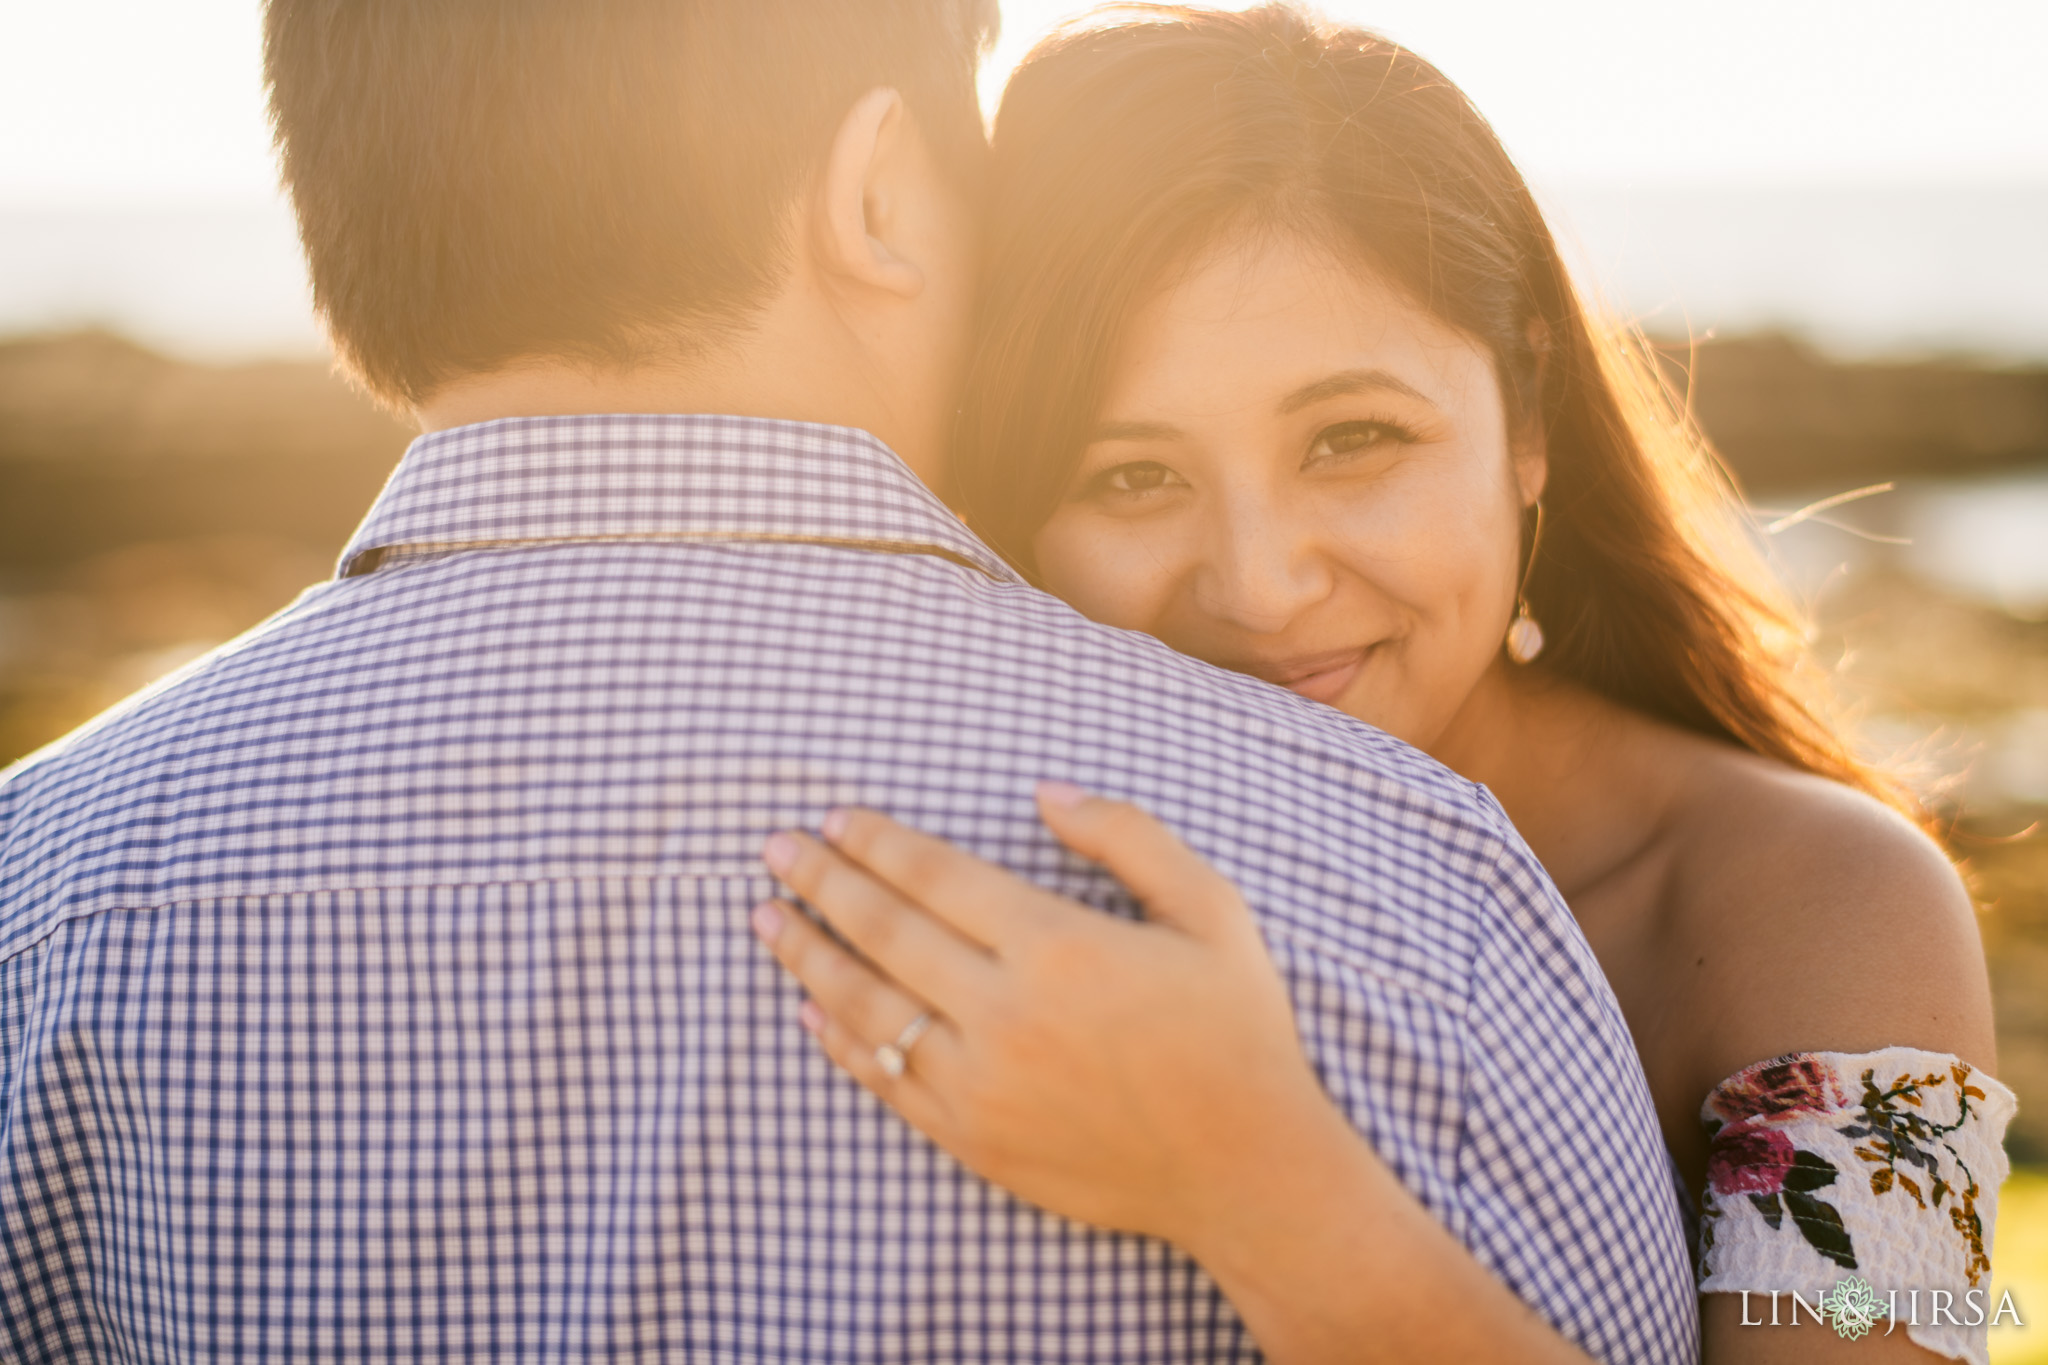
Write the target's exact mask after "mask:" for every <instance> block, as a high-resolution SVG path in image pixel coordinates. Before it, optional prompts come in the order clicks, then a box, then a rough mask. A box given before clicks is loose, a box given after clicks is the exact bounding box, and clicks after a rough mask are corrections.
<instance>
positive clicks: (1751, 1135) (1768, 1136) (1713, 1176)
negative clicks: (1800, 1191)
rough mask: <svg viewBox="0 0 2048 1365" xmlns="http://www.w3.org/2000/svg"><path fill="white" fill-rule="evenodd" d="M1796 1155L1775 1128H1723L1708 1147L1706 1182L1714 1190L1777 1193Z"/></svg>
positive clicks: (1785, 1138)
mask: <svg viewBox="0 0 2048 1365" xmlns="http://www.w3.org/2000/svg"><path fill="white" fill-rule="evenodd" d="M1795 1156H1796V1152H1795V1150H1794V1148H1793V1146H1792V1139H1791V1138H1788V1137H1786V1136H1785V1135H1784V1134H1783V1133H1781V1132H1779V1131H1778V1130H1777V1129H1775V1128H1749V1127H1736V1128H1723V1129H1722V1130H1721V1131H1720V1132H1718V1133H1716V1134H1715V1135H1714V1139H1713V1142H1712V1144H1711V1145H1710V1146H1709V1147H1708V1148H1707V1184H1708V1186H1709V1187H1710V1188H1711V1189H1712V1190H1713V1191H1714V1193H1715V1194H1776V1193H1777V1192H1778V1191H1779V1190H1781V1189H1783V1188H1784V1187H1785V1172H1787V1171H1789V1170H1791V1169H1792V1163H1793V1160H1794V1158H1795Z"/></svg>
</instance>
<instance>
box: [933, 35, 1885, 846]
mask: <svg viewBox="0 0 2048 1365" xmlns="http://www.w3.org/2000/svg"><path fill="white" fill-rule="evenodd" d="M991 193H992V200H993V202H992V204H991V206H990V214H989V223H990V227H989V235H988V242H987V252H988V256H987V283H986V288H985V292H984V301H983V305H982V308H983V312H982V318H981V323H980V328H979V336H978V341H977V345H976V348H975V354H974V358H973V361H972V363H971V366H970V372H969V379H968V388H967V393H968V397H967V401H966V405H965V407H964V408H963V410H962V413H961V421H960V429H959V442H958V448H957V456H956V458H957V465H956V468H955V471H954V476H953V477H954V481H955V482H954V486H953V488H952V490H951V492H952V496H953V498H954V500H955V502H956V505H957V506H959V508H960V509H961V511H962V512H963V514H964V515H965V516H966V517H967V519H968V521H969V522H970V523H971V524H972V525H973V526H974V527H975V528H976V529H977V530H979V531H980V532H981V533H982V534H983V535H984V536H986V537H987V538H988V539H989V540H990V542H991V543H993V544H994V545H995V546H996V547H997V548H999V549H1000V550H1002V551H1003V552H1004V553H1005V554H1006V555H1008V556H1010V558H1011V559H1012V560H1013V561H1015V562H1016V563H1018V564H1019V565H1020V566H1021V567H1022V568H1023V569H1024V570H1025V572H1026V573H1027V574H1028V573H1031V572H1032V563H1031V558H1032V557H1031V541H1032V538H1033V537H1034V535H1035V534H1036V532H1037V530H1038V528H1039V527H1040V526H1042V525H1043V524H1044V522H1045V520H1046V518H1047V517H1048V516H1049V515H1050V514H1051V512H1052V510H1053V508H1054V507H1055V506H1056V505H1057V503H1058V500H1059V499H1060V497H1061V496H1062V495H1063V493H1064V490H1065V488H1066V486H1067V483H1068V480H1069V479H1070V477H1071V475H1072V472H1073V469H1074V466H1075V464H1076V462H1077V461H1078V459H1079V457H1080V454H1081V451H1082V449H1083V447H1084V445H1085V443H1086V439H1087V435H1086V434H1087V431H1088V429H1089V427H1090V426H1091V425H1092V424H1093V422H1094V420H1095V416H1096V413H1097V411H1098V409H1099V405H1100V403H1101V401H1102V396H1103V389H1104V383H1105V379H1106V376H1107V373H1108V370H1109V367H1110V365H1111V364H1112V363H1113V362H1114V359H1115V355H1116V350H1117V347H1118V344H1119V342H1120V340H1121V336H1122V330H1123V327H1124V324H1125V322H1126V320H1127V319H1128V318H1129V317H1130V316H1131V315H1132V313H1133V312H1134V311H1135V310H1136V309H1137V308H1138V307H1139V306H1140V305H1141V304H1142V303H1143V302H1144V301H1145V300H1146V299H1147V298H1149V297H1151V296H1152V294H1153V293H1154V292H1155V291H1157V290H1159V289H1160V288H1162V287H1163V286H1164V285H1166V284H1168V283H1170V282H1171V280H1172V278H1173V272H1174V271H1176V270H1180V269H1185V268H1186V267H1187V265H1188V264H1189V263H1190V262H1191V261H1192V260H1193V259H1194V258H1195V257H1196V256H1197V255H1198V254H1199V253H1200V252H1201V251H1202V250H1204V249H1205V248H1207V247H1211V246H1214V245H1216V244H1218V243H1220V242H1224V241H1227V240H1230V239H1231V238H1232V237H1234V236H1237V235H1241V234H1245V233H1248V232H1283V233H1284V232H1296V233H1302V234H1307V235H1309V236H1311V237H1312V238H1313V239H1314V240H1316V241H1317V242H1319V243H1321V244H1324V245H1327V246H1329V247H1331V248H1333V249H1334V250H1336V251H1337V252H1338V253H1339V255H1340V258H1348V259H1353V260H1357V261H1358V262H1360V263H1361V264H1362V265H1364V266H1365V267H1367V268H1368V269H1370V270H1372V271H1373V272H1375V273H1376V274H1377V275H1378V277H1379V278H1381V279H1383V280H1385V281H1388V282H1390V283H1392V284H1393V285H1395V286H1396V287H1397V288H1400V289H1403V290H1405V291H1406V292H1407V294H1408V295H1409V296H1410V297H1411V298H1413V299H1415V300H1416V301H1418V302H1419V303H1420V304H1421V305H1422V306H1424V307H1425V308H1427V309H1428V310H1429V311H1430V312H1431V313H1432V314H1434V315H1435V316H1437V317H1439V318H1441V319H1443V320H1444V321H1446V322H1448V323H1449V324H1450V325H1451V326H1453V327H1455V328H1457V329H1458V330H1459V331H1461V332H1463V333H1464V334H1465V335H1467V336H1470V337H1472V338H1474V339H1475V340H1477V341H1478V342H1480V343H1481V344H1483V345H1484V346H1485V347H1487V349H1488V350H1490V351H1491V352H1492V355H1493V358H1494V362H1495V365H1496V368H1497V370H1498V373H1499V376H1500V380H1501V389H1502V394H1503V397H1504V400H1505V402H1506V404H1507V407H1508V411H1509V415H1510V419H1511V421H1515V422H1519V423H1530V422H1540V423H1541V425H1542V431H1543V434H1544V437H1545V444H1546V448H1547V451H1548V455H1549V461H1550V475H1549V483H1548V486H1547V488H1546V491H1545V493H1544V505H1545V523H1546V524H1545V527H1544V533H1543V544H1542V549H1541V553H1540V554H1539V555H1538V556H1537V558H1536V560H1535V562H1534V564H1533V566H1532V568H1531V572H1530V579H1529V586H1528V596H1529V601H1530V606H1531V610H1532V612H1533V614H1534V615H1535V616H1536V618H1537V620H1538V621H1539V622H1541V624H1542V626H1543V630H1544V634H1545V635H1546V636H1547V637H1548V640H1549V645H1548V648H1547V650H1546V651H1545V653H1544V655H1543V656H1542V659H1541V661H1540V663H1539V664H1538V665H1537V666H1538V667H1541V668H1544V669H1547V670H1549V671H1550V672H1552V673H1553V674H1555V675H1558V676H1561V677H1564V678H1568V679H1570V680H1572V681H1574V682H1576V683H1578V684H1579V685H1581V686H1583V687H1586V688H1588V689H1590V690H1592V691H1593V692H1596V693H1598V694H1600V695H1601V696H1604V697H1607V698H1609V699H1611V700H1613V701H1615V702H1618V703H1620V704H1621V705H1623V706H1627V707H1630V708H1632V709H1634V710H1636V711H1638V712H1640V713H1642V714H1644V715H1647V716H1652V717H1655V718H1657V719H1659V720H1662V721H1666V722H1669V723H1671V724H1673V725H1677V726H1680V727H1683V728H1685V729H1687V730H1691V731H1694V732H1697V733H1699V734H1703V735H1709V736H1713V737H1715V738H1717V739H1721V740H1725V741H1728V742H1730V743H1733V744H1736V745H1739V746H1741V747H1743V748H1745V749H1748V750H1751V751H1753V752H1755V753H1758V754H1761V755H1764V756H1766V757H1768V758H1773V759H1777V760H1779V761H1781V762H1783V763H1787V764H1789V765H1791V766H1793V767H1795V768H1799V769H1803V770H1805V771H1807V772H1811V773H1816V774H1819V775H1821V776H1823V777H1827V778H1832V779H1835V780H1837V781H1841V782H1845V783H1848V784H1850V785H1851V786H1855V787H1858V788H1861V789H1862V790H1864V791H1867V792H1870V793H1872V794H1873V795H1876V796H1878V797H1879V798H1881V799H1883V800H1885V801H1886V802H1888V803H1889V804H1892V805H1894V806H1896V807H1898V808H1900V809H1902V810H1906V811H1908V812H1914V813H1917V808H1916V806H1915V803H1914V801H1913V800H1912V798H1911V797H1910V796H1909V795H1908V794H1907V793H1906V791H1905V790H1904V789H1903V787H1902V786H1900V785H1899V784H1898V783H1896V782H1895V781H1893V780H1892V779H1891V778H1890V777H1889V776H1888V775H1887V774H1885V773H1884V772H1882V771H1880V770H1878V769H1875V768H1873V767H1871V766H1869V765H1867V764H1865V763H1864V762H1862V761H1860V760H1859V759H1858V758H1857V756H1856V755H1855V753H1854V752H1853V751H1852V749H1851V747H1850V745H1849V744H1848V742H1847V741H1846V739H1845V738H1844V736H1843V735H1842V733H1841V732H1840V730H1839V729H1838V728H1837V727H1836V726H1835V725H1833V724H1832V723H1830V721H1829V720H1828V718H1827V712H1826V708H1825V704H1824V692H1823V691H1822V690H1820V689H1819V688H1818V687H1817V683H1816V678H1815V676H1814V674H1813V672H1812V670H1811V669H1810V667H1809V666H1808V665H1807V663H1806V655H1805V650H1804V641H1803V637H1802V634H1801V632H1800V630H1799V629H1798V628H1797V621H1796V617H1795V616H1794V614H1793V613H1792V612H1791V611H1790V610H1789V608H1788V607H1787V606H1786V605H1785V602H1784V599H1783V598H1782V596H1781V595H1780V594H1779V592H1778V591H1777V589H1776V588H1775V586H1774V585H1773V584H1772V583H1771V581H1770V579H1769V576H1768V574H1767V573H1765V572H1764V570H1763V567H1762V564H1761V560H1760V558H1759V556H1758V555H1757V554H1756V552H1755V550H1754V547H1753V544H1752V543H1751V541H1750V540H1749V538H1748V536H1747V534H1746V530H1745V526H1744V524H1743V521H1742V519H1741V514H1740V504H1739V502H1738V501H1737V499H1736V498H1735V496H1734V490H1733V488H1732V486H1731V484H1730V483H1729V481H1728V479H1727V477H1726V475H1725V474H1724V473H1723V471H1722V469H1721V467H1720V466H1719V464H1718V462H1717V461H1715V459H1714V458H1713V456H1712V454H1711V452H1710V451H1709V450H1708V449H1707V447H1706V445H1705V443H1704V441H1703V440H1702V439H1701V437H1700V434H1699V432H1698V431H1697V430H1696V429H1695V428H1694V427H1693V426H1692V425H1691V423H1690V422H1689V421H1688V420H1687V419H1686V417H1685V414H1684V411H1683V408H1682V405H1681V404H1679V403H1677V402H1675V401H1674V400H1673V397H1672V394H1671V392H1670V390H1669V388H1668V387H1667V386H1666V385H1665V384H1664V383H1663V382H1662V380H1661V378H1660V375H1659V372H1658V370H1657V367H1656V365H1655V362H1654V357H1653V356H1652V355H1651V354H1650V352H1649V351H1648V349H1647V347H1645V346H1643V345H1642V344H1640V343H1639V342H1637V341H1636V340H1634V339H1633V338H1632V337H1630V336H1629V335H1627V334H1624V333H1621V332H1619V331H1614V332H1603V331H1601V330H1600V329H1596V328H1595V327H1594V326H1593V325H1592V323H1591V321H1590V320H1589V318H1588V315H1587V311H1586V309H1585V307H1584V305H1583V304H1582V303H1581V302H1580V300H1579V297H1578V295H1577V294H1576V293H1575V291H1574V290H1573V288H1572V284H1571V281H1570V279H1569V278H1568V276H1567V274H1566V271H1565V268H1564V263H1563V261H1562V259H1561V258H1560V256H1559V254H1558V250H1557V245H1556V243H1555V241H1554V240H1553V239H1552V237H1551V234H1550V230H1549V228H1548V227H1547V226H1546V225H1545V223H1544V221H1543V217H1542V214H1541V213H1540V211H1539V210H1538V209H1537V207H1536V202H1535V200H1534V198H1533V197H1532V196H1531V195H1530V193H1529V188H1528V186H1527V184H1526V183H1525V182H1524V181H1523V179H1522V176H1521V174H1520V172H1519V171H1517V170H1516V169H1515V166H1514V163H1513V162H1512V161H1511V160H1510V159H1509V158H1508V155H1507V153H1506V151H1505V150H1504V149H1503V148H1502V147H1501V145H1500V142H1499V140H1498V139H1497V138H1496V137H1495V136H1494V133H1493V130H1492V129H1491V128H1490V127H1489V126H1488V125H1487V123H1486V121H1485V120H1484V119H1483V118H1481V117H1480V115H1479V113H1478V111H1477V110H1476V109H1474V108H1473V107H1472V105H1471V102H1470V101H1469V100H1467V99H1466V98H1465V96H1464V94H1463V92H1461V91H1460V90H1459V89H1458V88H1457V87H1456V86H1454V85H1452V84H1451V83H1450V82H1449V81H1448V80H1446V79H1445V78H1444V77H1443V75H1442V74H1440V73H1439V72H1438V71H1437V70H1436V68H1434V67H1432V66H1431V65H1430V64H1429V63H1428V62H1426V61H1423V60H1422V59H1421V58H1420V57H1417V56H1416V55H1415V54H1414V53H1412V52H1408V51H1406V50H1404V49H1403V48H1401V47H1399V46H1398V45H1396V44H1394V43H1392V42H1389V41H1388V40H1386V39H1384V38H1381V37H1379V36H1377V35H1375V34H1371V33H1367V32H1364V31H1362V30H1358V29H1349V28H1329V27H1325V26H1322V25H1320V24H1318V23H1317V22H1316V21H1315V20H1313V19H1311V18H1309V17H1308V16H1306V15H1304V14H1302V13H1301V12H1299V11H1297V10H1294V9H1291V8H1289V7H1286V6H1284V5H1271V6H1267V7H1264V8H1261V9H1256V10H1252V11H1249V12H1247V13H1242V14H1230V13H1220V12H1214V11H1203V10H1193V9H1179V8H1165V7H1144V8H1143V9H1142V10H1141V12H1140V14H1139V15H1138V17H1137V21H1136V22H1131V23H1124V24H1118V25H1116V26H1111V27H1094V28H1081V29H1077V30H1074V31H1070V32H1068V33H1065V34H1062V35H1059V36H1056V37H1054V38H1052V39H1050V40H1048V41H1047V42H1045V43H1044V44H1041V45H1040V46H1039V48H1038V49H1036V50H1035V51H1034V52H1033V53H1032V55H1031V56H1030V57H1029V58H1028V59H1027V60H1026V61H1025V63H1024V65H1023V66H1022V67H1020V68H1019V69H1018V71H1017V73H1016V75H1015V76H1014V77H1013V78H1012V80H1011V83H1010V86H1009V88H1008V90H1007V91H1006V93H1005V94H1004V97H1003V103H1002V108H1001V110H1000V112H999V114H998V116H997V120H996V128H995V138H994V176H993V181H992V185H991ZM1525 429H1526V428H1525ZM1503 627H1505V623H1503Z"/></svg>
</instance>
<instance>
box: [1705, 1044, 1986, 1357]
mask: <svg viewBox="0 0 2048 1365" xmlns="http://www.w3.org/2000/svg"><path fill="white" fill-rule="evenodd" d="M2015 1108H2016V1102H2015V1100H2014V1097H2013V1093H2012V1091H2010V1090H2009V1089H2007V1088H2006V1087H2005V1086H2004V1085H2001V1084H2000V1083H1999V1082H1998V1081H1995V1080H1993V1079H1992V1078H1991V1077H1989V1076H1987V1075H1985V1074H1984V1073H1983V1072H1981V1071H1977V1070H1975V1069H1974V1068H1972V1067H1971V1066H1970V1065H1969V1063H1967V1062H1964V1061H1962V1060H1961V1059H1960V1058H1957V1057H1955V1056H1954V1055H1952V1054H1950V1053H1945V1052H1925V1051H1922V1050H1920V1049H1918V1048H1908V1047H1890V1048H1884V1049H1882V1050H1880V1051H1877V1052H1855V1053H1850V1052H1798V1053H1790V1054H1787V1055H1786V1056H1783V1057H1773V1058H1771V1059H1770V1060H1768V1061H1762V1062H1757V1063H1756V1064H1754V1065H1752V1066H1748V1067H1745V1068H1743V1069H1742V1070H1741V1071H1738V1072H1736V1073H1735V1074H1734V1075H1733V1076H1730V1077H1729V1078H1728V1079H1727V1080H1725V1081H1723V1082H1721V1083H1720V1084H1719V1085H1717V1086H1715V1087H1714V1089H1713V1091H1712V1092H1711V1093H1709V1094H1708V1096H1707V1099H1706V1103H1705V1104H1704V1105H1703V1106H1702V1107H1701V1110H1700V1118H1701V1121H1702V1122H1703V1123H1704V1124H1705V1126H1706V1129H1707V1132H1708V1141H1709V1146H1708V1154H1707V1186H1706V1191H1705V1195H1704V1197H1703V1199H1702V1201H1701V1207H1700V1215H1701V1223H1700V1292H1701V1293H1703V1294H1713V1293H1723V1294H1733V1293H1741V1292H1743V1291H1749V1292H1751V1293H1752V1294H1770V1293H1773V1292H1775V1293H1777V1294H1779V1295H1780V1296H1785V1295H1789V1294H1798V1295H1799V1296H1800V1298H1801V1299H1802V1300H1803V1301H1804V1302H1805V1303H1806V1304H1807V1305H1809V1306H1813V1305H1819V1306H1820V1307H1821V1309H1822V1311H1823V1312H1824V1313H1825V1314H1826V1316H1827V1320H1828V1321H1829V1322H1830V1323H1831V1324H1832V1325H1834V1326H1835V1327H1836V1330H1837V1331H1844V1330H1845V1328H1846V1330H1847V1334H1851V1335H1860V1332H1861V1331H1875V1332H1878V1333H1883V1332H1886V1331H1895V1330H1898V1328H1899V1327H1904V1328H1905V1330H1906V1332H1907V1334H1908V1335H1909V1336H1910V1337H1911V1338H1912V1339H1913V1340H1914V1341H1915V1342H1916V1343H1918V1344H1919V1345H1921V1346H1924V1347H1926V1348H1927V1349H1928V1350H1930V1351H1933V1352H1935V1353H1936V1354H1938V1355H1943V1356H1947V1357H1948V1358H1950V1359H1952V1360H1967V1361H1971V1362H1974V1365H1985V1362H1986V1361H1987V1359H1988V1355H1987V1349H1988V1348H1987V1337H1988V1335H1989V1328H1990V1321H1991V1319H1992V1318H1993V1317H1994V1316H1995V1315H1996V1313H1997V1304H1996V1303H1995V1302H1994V1301H1992V1300H1991V1298H1990V1294H1991V1242H1992V1231H1993V1222H1994V1220H1995V1217H1996V1213H1997V1203H1998V1187H1999V1185H2000V1183H2001V1182H2003V1181H2004V1179H2005V1176H2006V1171H2007V1169H2008V1166H2007V1161H2006V1156H2005V1150H2004V1141H2005V1129H2006V1125H2007V1124H2008V1123H2009V1122H2011V1120H2012V1116H2013V1113H2014V1110H2015ZM1788 1306H1789V1304H1788ZM1764 1316H1765V1314H1764V1310H1763V1309H1762V1308H1761V1307H1759V1308H1758V1309H1757V1311H1756V1317H1757V1319H1758V1320H1759V1322H1761V1321H1762V1320H1763V1318H1764ZM1887 1318H1889V1319H1890V1325H1889V1326H1886V1325H1885V1323H1886V1319H1887ZM1859 1329H1860V1330H1859Z"/></svg>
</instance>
